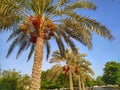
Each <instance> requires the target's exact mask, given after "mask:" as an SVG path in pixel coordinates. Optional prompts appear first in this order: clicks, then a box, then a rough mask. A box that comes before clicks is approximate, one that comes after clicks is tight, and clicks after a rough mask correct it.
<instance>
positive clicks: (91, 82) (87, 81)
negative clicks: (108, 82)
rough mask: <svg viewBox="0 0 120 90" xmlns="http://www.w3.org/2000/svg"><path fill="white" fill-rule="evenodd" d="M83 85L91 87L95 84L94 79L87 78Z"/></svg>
mask: <svg viewBox="0 0 120 90" xmlns="http://www.w3.org/2000/svg"><path fill="white" fill-rule="evenodd" d="M85 85H86V86H88V87H93V86H95V85H96V81H95V80H94V79H92V80H88V79H87V80H86V82H85Z"/></svg>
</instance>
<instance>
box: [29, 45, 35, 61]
mask: <svg viewBox="0 0 120 90" xmlns="http://www.w3.org/2000/svg"><path fill="white" fill-rule="evenodd" d="M34 51H35V45H34V44H32V46H31V48H30V52H29V55H28V60H27V61H29V60H30V58H31V57H32V54H33V53H34Z"/></svg>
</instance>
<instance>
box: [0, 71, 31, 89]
mask: <svg viewBox="0 0 120 90" xmlns="http://www.w3.org/2000/svg"><path fill="white" fill-rule="evenodd" d="M29 84H30V77H29V76H28V75H21V74H20V72H16V71H15V70H12V71H3V72H2V73H1V75H0V90H29V88H30V85H29Z"/></svg>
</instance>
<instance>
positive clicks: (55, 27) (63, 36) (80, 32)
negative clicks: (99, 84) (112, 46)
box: [0, 0, 113, 90]
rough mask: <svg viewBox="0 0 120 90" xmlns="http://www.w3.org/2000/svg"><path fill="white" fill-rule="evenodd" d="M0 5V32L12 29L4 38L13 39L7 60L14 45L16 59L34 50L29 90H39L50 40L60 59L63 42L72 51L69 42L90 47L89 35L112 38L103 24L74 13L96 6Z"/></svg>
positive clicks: (50, 1)
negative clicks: (94, 33)
mask: <svg viewBox="0 0 120 90" xmlns="http://www.w3.org/2000/svg"><path fill="white" fill-rule="evenodd" d="M0 3H1V5H0V20H1V22H0V31H5V30H10V28H11V27H13V28H11V29H14V30H12V31H13V32H12V34H11V35H10V37H9V38H8V41H9V40H11V39H13V43H12V44H11V46H10V48H9V50H8V54H7V57H8V56H9V55H10V54H11V52H12V51H13V49H14V47H16V46H18V47H19V50H18V53H17V57H19V55H20V54H21V53H22V52H23V51H24V50H26V49H28V48H29V47H30V52H29V54H28V59H30V57H31V56H32V54H33V52H34V51H35V56H34V65H33V70H32V79H31V85H30V90H39V88H40V82H41V79H40V78H41V73H42V68H41V66H42V59H43V51H44V50H43V49H44V46H46V48H47V49H46V50H47V58H48V57H49V54H50V43H49V41H50V40H51V38H53V39H54V40H55V42H56V43H57V45H58V48H59V50H60V52H61V55H63V56H64V51H65V43H66V44H68V45H69V46H70V47H71V48H72V50H74V49H75V48H76V46H75V44H74V42H73V39H75V40H76V41H78V42H80V43H82V44H84V45H87V46H88V48H91V47H92V44H91V39H92V36H91V32H96V33H97V34H99V35H101V36H103V37H104V38H106V39H108V40H110V39H112V38H113V36H112V35H111V33H110V31H109V30H108V29H107V28H106V27H105V26H104V25H102V24H101V23H99V22H97V21H96V20H93V19H90V18H88V17H84V16H81V15H79V14H78V12H76V10H79V9H81V8H84V9H91V10H95V9H96V6H95V5H94V4H93V3H92V2H89V1H81V0H59V1H56V0H1V1H0ZM3 7H4V8H3ZM6 19H7V20H6ZM63 42H65V43H63Z"/></svg>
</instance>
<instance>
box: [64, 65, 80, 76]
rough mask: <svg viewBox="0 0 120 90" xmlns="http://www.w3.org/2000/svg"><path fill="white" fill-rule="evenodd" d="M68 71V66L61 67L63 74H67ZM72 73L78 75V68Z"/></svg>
mask: <svg viewBox="0 0 120 90" xmlns="http://www.w3.org/2000/svg"><path fill="white" fill-rule="evenodd" d="M69 70H70V68H69V66H64V67H63V71H64V72H65V74H67V72H68V71H69ZM74 73H78V67H77V66H76V67H74Z"/></svg>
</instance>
